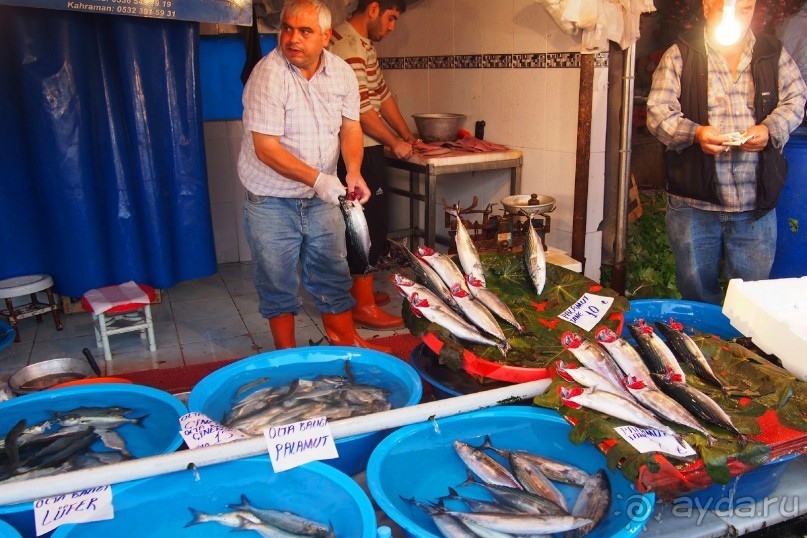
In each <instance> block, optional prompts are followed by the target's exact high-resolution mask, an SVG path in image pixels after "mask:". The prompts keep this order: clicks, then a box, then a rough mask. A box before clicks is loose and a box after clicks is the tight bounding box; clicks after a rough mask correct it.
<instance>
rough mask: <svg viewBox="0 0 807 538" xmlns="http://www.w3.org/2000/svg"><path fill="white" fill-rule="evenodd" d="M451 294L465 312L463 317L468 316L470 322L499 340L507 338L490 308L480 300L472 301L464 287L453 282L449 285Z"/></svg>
mask: <svg viewBox="0 0 807 538" xmlns="http://www.w3.org/2000/svg"><path fill="white" fill-rule="evenodd" d="M451 295H453V296H454V299H455V300H456V301H457V304H458V305H460V308H461V309H462V312H463V314H465V317H466V318H468V320H469V321H470V322H471V323H473V324H474V325H476V326H477V327H479V328H480V329H482V330H483V331H485V332H486V333H487V334H489V335H490V336H492V337H494V338H497V339H499V340H506V339H507V337H506V336H505V335H504V331H502V328H501V327H500V326H499V322H498V321H496V318H494V317H493V314H491V313H490V310H488V309H487V308H485V305H483V304H482V303H481V302H479V301H474V300H473V298H471V295H470V294H469V293H468V292H467V291H466V290H465V289H462V288H461V287H460V285H459V284H454V286H452V287H451Z"/></svg>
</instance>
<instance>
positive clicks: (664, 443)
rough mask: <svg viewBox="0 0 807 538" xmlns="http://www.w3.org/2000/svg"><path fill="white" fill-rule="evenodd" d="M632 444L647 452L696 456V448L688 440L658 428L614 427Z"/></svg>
mask: <svg viewBox="0 0 807 538" xmlns="http://www.w3.org/2000/svg"><path fill="white" fill-rule="evenodd" d="M614 429H615V430H616V432H617V433H618V434H619V435H621V436H622V438H623V439H624V440H625V441H627V442H628V443H630V446H632V447H633V448H635V449H636V450H638V451H639V452H641V453H642V454H645V453H647V452H664V453H666V454H670V455H672V456H694V455H695V454H696V452H695V449H693V448H692V447H691V446H689V443H687V442H686V441H679V440H678V438H676V437H674V436H672V435H670V434H668V433H666V432H661V431H658V430H645V429H643V428H637V427H636V426H619V427H617V428H614Z"/></svg>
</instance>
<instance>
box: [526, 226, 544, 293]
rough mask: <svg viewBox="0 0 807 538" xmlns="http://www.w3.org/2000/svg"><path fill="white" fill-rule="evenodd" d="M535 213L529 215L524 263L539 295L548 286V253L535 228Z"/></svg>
mask: <svg viewBox="0 0 807 538" xmlns="http://www.w3.org/2000/svg"><path fill="white" fill-rule="evenodd" d="M533 215H535V213H530V214H529V215H527V237H526V239H525V240H524V263H525V264H526V265H527V274H529V275H530V280H531V281H532V285H533V286H534V287H535V292H536V293H537V294H538V295H541V293H542V292H543V291H544V286H545V285H546V253H545V252H544V244H543V243H542V242H541V238H540V236H539V235H538V232H536V231H535V227H534V226H533V225H532V217H533Z"/></svg>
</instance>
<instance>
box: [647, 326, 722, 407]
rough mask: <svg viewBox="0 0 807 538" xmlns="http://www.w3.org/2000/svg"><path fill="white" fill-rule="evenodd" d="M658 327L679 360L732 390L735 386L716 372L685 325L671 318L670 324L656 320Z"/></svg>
mask: <svg viewBox="0 0 807 538" xmlns="http://www.w3.org/2000/svg"><path fill="white" fill-rule="evenodd" d="M656 327H658V329H659V331H661V334H663V335H664V338H666V339H667V344H668V345H669V346H670V349H671V350H672V351H673V353H674V354H675V356H676V357H678V359H679V360H682V361H684V363H686V364H688V365H689V366H691V367H692V369H693V370H695V373H696V374H698V376H700V377H701V379H704V380H706V381H708V382H710V383H712V384H713V385H715V386H717V387H720V388H721V389H723V390H724V391H728V390H732V389H733V388H734V387H729V386H727V385H725V384H724V383H723V382H722V381H721V380H720V378H719V377H717V374H715V372H714V370H712V367H711V366H710V365H709V361H708V360H707V359H706V356H705V355H704V354H703V351H701V349H700V348H699V347H698V345H697V344H696V343H695V342H693V341H692V338H690V337H689V335H688V334H687V333H685V332H684V326H683V325H681V324H680V323H677V322H676V321H674V320H673V319H670V324H669V325H668V324H666V323H664V322H661V321H657V322H656Z"/></svg>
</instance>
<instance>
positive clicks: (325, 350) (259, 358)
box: [188, 346, 423, 475]
mask: <svg viewBox="0 0 807 538" xmlns="http://www.w3.org/2000/svg"><path fill="white" fill-rule="evenodd" d="M346 360H349V361H350V365H351V369H352V372H353V375H355V377H356V381H357V382H359V383H366V384H368V385H374V386H377V387H381V388H383V389H387V390H389V391H390V393H389V395H388V398H389V399H390V401H391V403H392V407H393V408H399V407H405V406H409V405H414V404H417V403H418V402H420V397H421V394H422V393H423V386H422V385H421V382H420V378H419V377H418V375H417V372H415V370H414V369H413V368H412V367H411V366H409V365H408V364H406V363H405V362H403V361H402V360H400V359H397V358H396V357H393V356H392V355H387V354H386V353H380V352H378V351H373V350H370V349H360V348H354V347H338V346H333V347H332V346H324V347H305V348H296V349H285V350H282V351H272V352H270V353H262V354H260V355H255V356H254V357H250V358H248V359H243V360H240V361H238V362H234V363H232V364H228V365H227V366H225V367H224V368H221V369H220V370H216V371H215V372H213V373H212V374H210V375H208V376H207V377H205V378H204V379H202V380H201V381H200V382H199V383H198V384H197V385H196V386H195V387H193V390H192V391H191V395H190V398H189V399H188V408H189V409H190V410H191V411H196V412H200V413H204V414H205V415H207V416H208V417H210V418H211V419H213V420H216V421H221V420H222V419H223V418H224V416H225V415H226V413H227V412H229V410H230V409H231V407H232V403H233V400H234V397H235V394H236V392H237V391H238V389H239V388H240V387H241V386H243V385H245V384H246V383H250V382H252V381H255V380H258V379H260V378H263V377H268V378H270V381H269V382H268V384H269V385H271V386H282V385H288V384H289V383H291V382H292V381H294V380H295V379H298V378H303V379H313V378H315V377H317V376H319V375H345V361H346ZM264 386H265V385H264ZM246 394H248V393H245V395H246ZM387 433H388V432H386V431H383V432H373V433H366V434H363V435H354V436H352V437H347V438H345V439H339V440H337V441H336V450H337V451H338V452H339V458H337V459H334V460H325V463H327V464H329V465H332V466H334V467H336V468H337V469H339V470H340V471H342V472H344V473H346V474H349V475H354V474H356V473H358V472H360V471H362V470H364V468H365V466H366V465H367V459H368V458H369V457H370V452H372V450H373V448H374V447H375V446H376V445H377V444H378V443H379V441H381V439H383V438H384V436H385V435H386V434H387Z"/></svg>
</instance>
